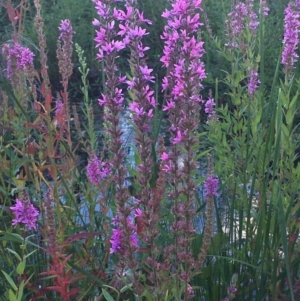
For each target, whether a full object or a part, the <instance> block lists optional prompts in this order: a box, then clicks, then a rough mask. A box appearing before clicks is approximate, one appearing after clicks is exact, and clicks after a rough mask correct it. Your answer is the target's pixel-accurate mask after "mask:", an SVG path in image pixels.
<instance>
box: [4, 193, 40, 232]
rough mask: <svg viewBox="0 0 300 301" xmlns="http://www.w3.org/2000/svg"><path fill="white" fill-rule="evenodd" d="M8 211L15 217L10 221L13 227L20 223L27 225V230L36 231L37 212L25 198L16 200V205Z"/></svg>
mask: <svg viewBox="0 0 300 301" xmlns="http://www.w3.org/2000/svg"><path fill="white" fill-rule="evenodd" d="M10 209H11V211H13V213H14V215H15V218H14V219H13V220H12V224H13V225H14V226H16V225H17V224H19V223H22V224H24V225H27V227H28V229H29V230H31V229H36V222H37V217H38V215H39V211H38V210H37V209H36V208H35V207H34V206H33V205H32V204H31V203H30V201H29V199H28V198H27V197H23V198H21V199H16V204H15V205H14V206H12V207H10Z"/></svg>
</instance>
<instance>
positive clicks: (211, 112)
mask: <svg viewBox="0 0 300 301" xmlns="http://www.w3.org/2000/svg"><path fill="white" fill-rule="evenodd" d="M215 105H216V104H215V100H214V99H213V98H212V97H210V98H209V99H208V100H207V101H206V102H205V113H206V114H207V115H208V119H214V118H215V116H216V111H215Z"/></svg>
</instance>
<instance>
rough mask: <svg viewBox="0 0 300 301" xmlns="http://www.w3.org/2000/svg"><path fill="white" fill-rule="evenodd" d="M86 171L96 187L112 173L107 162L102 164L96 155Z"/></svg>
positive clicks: (92, 157)
mask: <svg viewBox="0 0 300 301" xmlns="http://www.w3.org/2000/svg"><path fill="white" fill-rule="evenodd" d="M86 169H87V175H88V178H89V180H90V182H91V183H92V184H94V185H98V184H99V183H100V182H101V181H102V180H103V179H104V178H106V177H107V176H108V175H109V174H110V173H111V168H110V166H109V164H108V163H106V162H100V160H99V159H98V158H97V156H96V155H92V156H91V159H90V161H89V163H88V165H87V168H86Z"/></svg>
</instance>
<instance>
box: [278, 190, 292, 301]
mask: <svg viewBox="0 0 300 301" xmlns="http://www.w3.org/2000/svg"><path fill="white" fill-rule="evenodd" d="M277 199H278V222H279V227H280V231H281V239H282V246H283V252H284V262H285V267H286V271H287V278H288V283H289V287H290V296H291V300H292V301H294V300H295V299H294V292H293V289H292V287H293V282H292V278H291V268H290V262H289V256H288V255H289V246H288V240H287V234H286V227H287V225H286V222H285V214H284V208H283V204H282V198H281V193H280V189H279V188H278V191H277Z"/></svg>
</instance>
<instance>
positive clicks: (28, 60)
mask: <svg viewBox="0 0 300 301" xmlns="http://www.w3.org/2000/svg"><path fill="white" fill-rule="evenodd" d="M2 53H3V55H4V57H6V59H7V77H8V78H9V79H11V80H12V79H14V78H15V77H16V76H17V73H18V72H19V71H24V72H25V73H27V72H29V71H30V70H31V69H32V68H33V57H34V54H33V52H32V51H31V50H30V49H29V48H27V47H23V46H21V45H20V44H18V43H14V44H13V45H9V44H5V45H4V46H3V49H2Z"/></svg>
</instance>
